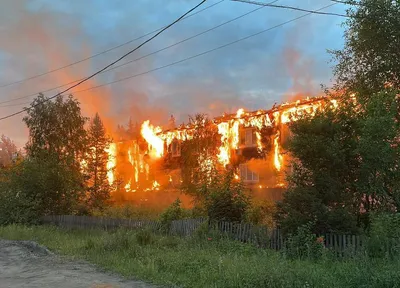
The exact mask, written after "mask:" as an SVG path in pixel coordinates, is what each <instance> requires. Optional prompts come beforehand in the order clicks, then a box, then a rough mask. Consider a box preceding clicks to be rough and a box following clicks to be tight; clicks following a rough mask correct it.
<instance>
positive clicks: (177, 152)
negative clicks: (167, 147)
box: [171, 140, 181, 157]
mask: <svg viewBox="0 0 400 288" xmlns="http://www.w3.org/2000/svg"><path fill="white" fill-rule="evenodd" d="M171 155H172V157H179V156H181V143H180V142H179V141H178V140H174V141H172V143H171Z"/></svg>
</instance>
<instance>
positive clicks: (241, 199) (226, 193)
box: [205, 171, 249, 222]
mask: <svg viewBox="0 0 400 288" xmlns="http://www.w3.org/2000/svg"><path fill="white" fill-rule="evenodd" d="M209 191H210V192H209V195H208V196H207V198H206V202H205V204H206V205H205V206H206V209H207V213H208V217H209V218H210V220H211V221H212V222H214V221H228V222H241V221H243V220H244V219H245V213H246V210H247V208H248V206H249V198H248V197H247V196H246V195H245V187H244V185H243V183H241V182H238V181H235V180H234V177H233V172H231V171H230V172H228V173H226V174H224V175H218V176H216V177H215V179H213V182H212V184H211V186H210V189H209Z"/></svg>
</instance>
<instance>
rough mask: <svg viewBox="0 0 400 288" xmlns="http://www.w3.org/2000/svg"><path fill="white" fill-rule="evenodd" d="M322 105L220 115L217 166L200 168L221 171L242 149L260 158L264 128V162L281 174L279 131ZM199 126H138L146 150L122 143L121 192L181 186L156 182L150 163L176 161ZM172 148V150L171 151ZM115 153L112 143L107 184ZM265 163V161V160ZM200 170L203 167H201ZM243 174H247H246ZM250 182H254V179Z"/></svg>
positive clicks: (319, 102)
mask: <svg viewBox="0 0 400 288" xmlns="http://www.w3.org/2000/svg"><path fill="white" fill-rule="evenodd" d="M326 101H327V98H324V97H319V98H312V99H308V98H307V99H304V100H298V101H296V102H293V103H284V104H282V105H279V106H277V107H274V108H272V109H270V110H258V111H253V112H247V111H245V110H244V109H243V108H241V109H239V110H238V111H237V112H236V113H235V114H230V115H224V116H221V117H218V118H215V119H213V125H216V127H217V129H218V134H219V135H220V140H221V145H220V147H218V155H216V156H217V159H218V163H210V161H212V160H211V159H208V158H207V159H203V160H204V163H203V164H204V167H211V166H212V165H213V166H215V165H220V166H221V167H222V168H223V167H226V166H227V165H228V164H234V163H233V162H232V161H233V159H237V155H240V154H238V153H240V150H241V149H244V148H249V147H250V149H253V148H254V149H256V150H257V152H258V153H259V154H263V153H261V152H263V151H264V149H265V147H267V146H266V145H265V143H263V141H265V140H263V139H265V138H263V136H262V133H264V132H262V131H263V129H264V128H266V129H267V130H268V129H269V131H273V132H272V134H270V136H269V137H270V139H271V141H272V146H273V149H272V151H271V154H270V155H271V157H270V158H268V159H271V160H268V161H272V165H273V167H274V169H275V171H276V172H278V173H281V172H283V171H284V167H285V165H284V160H285V159H284V157H283V155H284V153H282V141H283V140H284V139H283V138H284V137H283V134H282V129H283V128H282V127H283V126H284V125H285V124H287V123H289V122H291V121H296V120H297V119H299V117H300V116H301V115H303V114H310V115H314V114H315V112H316V111H317V110H318V109H319V108H320V107H321V105H322V103H323V102H326ZM328 101H331V102H332V103H333V105H334V106H335V107H336V105H337V102H336V101H335V100H328ZM200 124H201V123H195V122H193V123H190V124H188V125H181V126H179V127H177V128H175V129H168V130H163V129H162V128H161V127H155V126H153V125H151V124H150V121H149V120H146V121H144V122H143V124H142V125H141V129H140V136H141V138H142V139H143V140H142V141H144V142H143V143H145V145H146V146H147V148H145V146H143V143H142V144H140V140H138V139H136V140H130V142H129V143H128V142H126V143H127V145H128V146H129V148H125V149H126V151H125V152H126V158H127V159H126V162H127V163H129V164H127V165H129V167H131V168H130V169H131V172H129V173H125V174H127V175H128V176H125V178H126V179H124V181H123V183H125V184H124V188H125V191H127V192H135V191H137V189H142V191H150V190H159V189H160V187H163V185H164V182H165V183H166V184H165V185H174V183H179V182H181V181H179V180H178V181H177V179H176V178H173V177H172V176H171V175H166V177H165V181H164V182H163V180H162V179H158V178H157V177H155V176H154V175H153V174H154V173H153V172H152V171H151V165H152V164H151V163H155V161H156V162H157V161H158V160H160V159H162V157H164V156H166V155H167V154H170V153H171V154H170V155H172V157H179V156H180V151H179V152H178V150H177V149H178V148H177V147H178V146H176V145H177V144H176V143H178V145H180V144H179V143H181V142H183V141H186V140H188V139H192V137H193V132H194V131H195V129H197V127H198V125H200ZM271 129H272V130H271ZM270 133H271V132H270ZM124 143H125V142H124ZM173 145H175V146H174V147H173ZM179 147H180V146H179ZM118 149H119V146H117V145H116V144H115V143H114V144H112V145H111V146H110V147H109V149H108V153H109V155H110V156H109V161H108V163H107V168H109V169H110V172H109V174H108V179H109V181H110V183H113V182H114V181H115V180H116V176H115V174H114V171H113V169H114V168H115V167H116V155H117V150H118ZM121 149H122V148H121ZM179 149H180V148H179ZM118 151H119V150H118ZM266 152H267V153H266V155H268V151H266ZM235 157H236V158H235ZM265 159H266V161H267V158H265ZM201 166H202V167H203V165H201ZM182 168H184V167H182ZM243 171H244V170H243ZM246 171H247V170H246ZM246 173H247V174H248V173H249V172H246ZM247 174H246V175H247ZM239 175H241V174H238V173H235V179H237V180H239V179H240V178H241V176H239ZM252 177H253V176H252ZM254 177H255V176H254ZM156 178H157V179H156ZM252 179H253V178H252ZM254 179H256V181H258V178H254ZM141 181H144V182H146V183H147V184H146V185H147V186H143V185H142V184H141ZM261 184H262V183H260V185H257V187H263V186H264V185H261ZM275 185H276V186H283V185H284V184H283V183H282V182H281V181H279V182H278V183H277V184H275Z"/></svg>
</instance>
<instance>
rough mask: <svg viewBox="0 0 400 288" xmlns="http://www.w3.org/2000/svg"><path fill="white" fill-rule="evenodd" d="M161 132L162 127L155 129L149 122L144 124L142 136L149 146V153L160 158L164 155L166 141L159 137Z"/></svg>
mask: <svg viewBox="0 0 400 288" xmlns="http://www.w3.org/2000/svg"><path fill="white" fill-rule="evenodd" d="M161 131H162V130H161V128H160V127H153V125H151V124H150V121H149V120H147V121H144V122H143V124H142V130H141V134H142V136H143V138H144V139H145V140H146V141H147V143H148V144H149V153H150V154H151V155H152V156H154V157H158V158H159V157H161V156H162V155H163V154H164V141H163V140H162V139H161V138H160V137H158V136H157V134H158V133H160V132H161Z"/></svg>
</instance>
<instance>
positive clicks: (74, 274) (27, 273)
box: [0, 240, 154, 288]
mask: <svg viewBox="0 0 400 288" xmlns="http://www.w3.org/2000/svg"><path fill="white" fill-rule="evenodd" d="M22 287H24V288H28V287H29V288H39V287H41V288H45V287H49V288H50V287H51V288H53V287H54V288H128V287H129V288H151V287H154V286H152V285H149V284H146V283H143V282H139V281H124V280H123V279H120V278H118V277H116V276H113V275H110V274H106V273H102V272H100V271H98V270H97V269H96V268H94V267H92V266H91V265H89V264H87V263H84V262H71V261H68V260H65V259H63V258H61V257H59V256H56V255H54V254H52V253H51V252H49V251H48V250H47V249H46V248H44V247H41V246H39V245H37V244H36V243H34V242H31V241H7V240H0V288H22Z"/></svg>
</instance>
